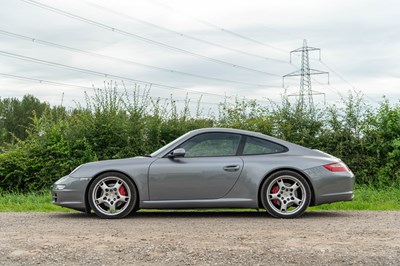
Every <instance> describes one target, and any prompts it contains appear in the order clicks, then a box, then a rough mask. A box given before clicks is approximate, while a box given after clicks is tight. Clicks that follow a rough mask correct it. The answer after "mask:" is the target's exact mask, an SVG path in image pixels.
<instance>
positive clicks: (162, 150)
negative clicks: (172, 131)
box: [150, 132, 190, 157]
mask: <svg viewBox="0 0 400 266" xmlns="http://www.w3.org/2000/svg"><path fill="white" fill-rule="evenodd" d="M189 133H190V132H188V133H186V134H184V135H182V136H180V137H179V138H177V139H175V140H173V141H171V142H170V143H168V144H166V145H164V146H162V147H161V148H159V149H158V150H156V151H155V152H153V153H152V154H150V156H151V157H158V156H159V155H160V154H161V153H163V152H165V151H166V150H169V149H170V148H171V147H172V146H174V145H175V144H176V143H178V142H179V141H180V140H181V139H183V138H184V137H186V135H188V134H189Z"/></svg>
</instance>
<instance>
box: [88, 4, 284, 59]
mask: <svg viewBox="0 0 400 266" xmlns="http://www.w3.org/2000/svg"><path fill="white" fill-rule="evenodd" d="M83 1H84V2H85V3H87V4H88V5H90V6H94V7H96V8H98V9H101V10H105V11H107V12H109V13H112V14H114V15H117V16H120V17H123V18H127V19H129V20H132V21H135V22H139V23H141V24H143V25H147V26H150V27H153V28H157V29H159V30H162V31H165V32H169V33H172V34H175V35H178V36H180V37H184V38H187V39H190V40H194V41H197V42H201V43H204V44H208V45H211V46H215V47H219V48H222V49H225V50H229V51H233V52H236V53H239V54H243V55H247V56H251V57H255V58H259V59H263V60H269V61H275V62H279V63H284V64H288V62H287V61H285V60H280V59H275V58H271V57H266V56H261V55H257V54H253V53H249V52H246V51H243V50H239V49H236V48H232V47H228V46H225V45H222V44H218V43H213V42H210V41H207V40H203V39H200V38H197V37H194V36H191V35H188V34H185V33H181V32H178V31H175V30H171V29H168V28H165V27H162V26H160V25H157V24H154V23H151V22H148V21H144V20H142V19H138V18H135V17H132V16H130V15H127V14H124V13H121V12H118V11H115V10H112V9H110V8H107V7H104V6H101V5H98V4H95V3H92V2H90V1H86V0H83Z"/></svg>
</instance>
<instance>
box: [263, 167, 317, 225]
mask: <svg viewBox="0 0 400 266" xmlns="http://www.w3.org/2000/svg"><path fill="white" fill-rule="evenodd" d="M310 200H311V190H310V186H309V185H308V183H307V181H306V180H305V179H304V177H302V176H301V175H299V174H298V173H296V172H293V171H279V172H276V173H274V174H272V175H270V176H269V177H268V178H267V179H266V180H265V182H264V184H263V186H262V188H261V202H262V204H263V206H264V208H265V209H266V210H267V212H268V213H269V214H271V215H272V216H274V217H277V218H295V217H299V216H300V215H302V214H303V213H304V212H305V211H306V209H307V207H308V205H309V204H310Z"/></svg>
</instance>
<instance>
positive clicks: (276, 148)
mask: <svg viewBox="0 0 400 266" xmlns="http://www.w3.org/2000/svg"><path fill="white" fill-rule="evenodd" d="M285 151H287V148H286V147H284V146H281V145H279V144H277V143H274V142H271V141H268V140H265V139H259V138H254V137H247V139H246V143H245V145H244V149H243V155H252V154H253V155H254V154H271V153H279V152H285Z"/></svg>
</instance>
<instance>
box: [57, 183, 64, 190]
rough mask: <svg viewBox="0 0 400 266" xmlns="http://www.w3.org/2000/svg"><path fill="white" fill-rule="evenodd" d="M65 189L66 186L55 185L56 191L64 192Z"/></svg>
mask: <svg viewBox="0 0 400 266" xmlns="http://www.w3.org/2000/svg"><path fill="white" fill-rule="evenodd" d="M64 188H65V185H61V184H60V185H55V188H54V189H55V190H63V189H64Z"/></svg>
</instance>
